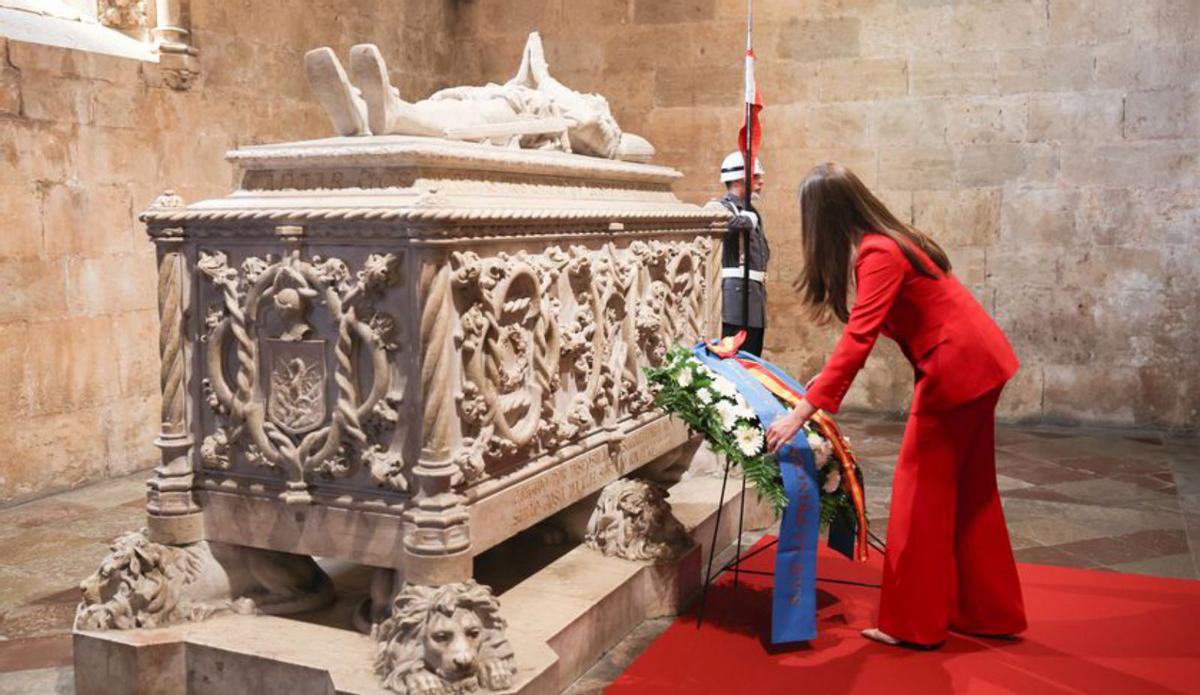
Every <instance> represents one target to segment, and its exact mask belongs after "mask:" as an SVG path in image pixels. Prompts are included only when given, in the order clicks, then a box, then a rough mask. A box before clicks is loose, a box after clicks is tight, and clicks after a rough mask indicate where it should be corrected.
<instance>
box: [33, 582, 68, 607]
mask: <svg viewBox="0 0 1200 695" xmlns="http://www.w3.org/2000/svg"><path fill="white" fill-rule="evenodd" d="M30 603H40V604H48V603H66V604H70V605H72V606H74V605H75V604H77V603H79V587H77V586H73V587H71V588H69V589H63V590H62V591H56V592H54V593H53V594H47V595H45V596H39V597H38V598H36V599H34V600H32V601H30Z"/></svg>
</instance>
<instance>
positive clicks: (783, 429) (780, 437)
mask: <svg viewBox="0 0 1200 695" xmlns="http://www.w3.org/2000/svg"><path fill="white" fill-rule="evenodd" d="M815 412H817V409H816V408H815V407H813V404H812V403H809V402H808V401H806V400H801V401H800V404H799V405H797V406H796V407H795V408H792V410H791V412H789V413H788V414H787V415H784V416H783V417H781V418H779V419H778V420H776V421H775V422H773V423H771V426H770V427H768V428H767V449H768V450H769V451H770V452H771V453H775V451H777V450H778V449H779V447H781V446H783V444H784V443H785V442H787V441H789V440H791V438H792V437H794V436H796V433H797V432H799V431H800V428H801V427H804V423H806V422H808V419H809V418H810V417H812V416H813V413H815Z"/></svg>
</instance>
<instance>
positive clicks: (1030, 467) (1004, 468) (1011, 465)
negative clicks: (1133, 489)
mask: <svg viewBox="0 0 1200 695" xmlns="http://www.w3.org/2000/svg"><path fill="white" fill-rule="evenodd" d="M996 472H997V473H999V474H1001V475H1005V476H1008V477H1009V478H1016V479H1017V480H1023V481H1025V482H1027V483H1032V484H1034V485H1051V484H1054V483H1073V482H1076V481H1079V480H1091V479H1093V478H1095V477H1096V475H1095V474H1094V473H1090V472H1088V471H1081V470H1076V469H1073V468H1063V467H1062V466H1059V465H1057V464H1054V463H1050V462H1048V461H1042V462H1036V461H1029V460H1025V461H1021V460H1015V459H1004V460H1002V461H1001V462H997V464H996Z"/></svg>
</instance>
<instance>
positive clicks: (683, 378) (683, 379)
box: [675, 364, 693, 388]
mask: <svg viewBox="0 0 1200 695" xmlns="http://www.w3.org/2000/svg"><path fill="white" fill-rule="evenodd" d="M692 377H693V374H692V368H691V366H690V365H687V364H684V365H683V368H682V369H680V370H679V373H678V374H676V375H675V382H676V383H678V384H679V385H680V386H682V387H684V388H687V387H689V386H691V385H692Z"/></svg>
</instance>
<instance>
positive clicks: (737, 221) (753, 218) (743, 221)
mask: <svg viewBox="0 0 1200 695" xmlns="http://www.w3.org/2000/svg"><path fill="white" fill-rule="evenodd" d="M757 226H758V215H756V214H754V213H753V212H750V211H749V210H738V211H737V213H736V214H735V215H734V216H733V219H732V220H730V221H729V229H731V230H733V231H735V232H746V231H750V230H752V229H754V228H755V227H757Z"/></svg>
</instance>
